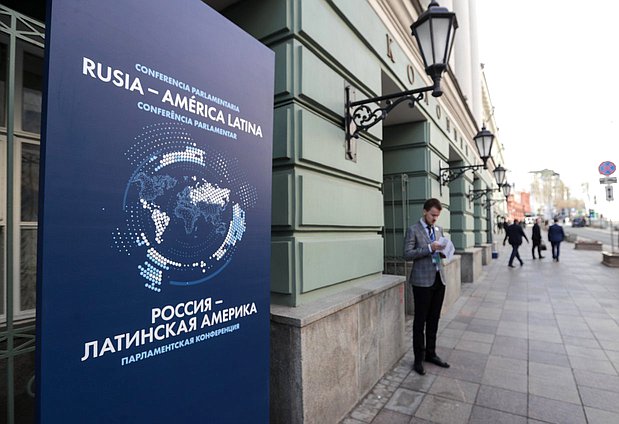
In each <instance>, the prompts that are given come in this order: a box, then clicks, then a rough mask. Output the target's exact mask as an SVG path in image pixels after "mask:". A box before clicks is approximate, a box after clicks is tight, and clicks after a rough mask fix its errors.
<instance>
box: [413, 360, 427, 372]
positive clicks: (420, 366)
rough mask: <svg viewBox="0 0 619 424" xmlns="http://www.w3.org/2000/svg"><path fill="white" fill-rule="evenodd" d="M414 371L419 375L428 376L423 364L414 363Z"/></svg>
mask: <svg viewBox="0 0 619 424" xmlns="http://www.w3.org/2000/svg"><path fill="white" fill-rule="evenodd" d="M413 370H414V371H415V372H416V373H417V374H419V375H426V370H424V369H423V364H422V363H421V362H415V363H413Z"/></svg>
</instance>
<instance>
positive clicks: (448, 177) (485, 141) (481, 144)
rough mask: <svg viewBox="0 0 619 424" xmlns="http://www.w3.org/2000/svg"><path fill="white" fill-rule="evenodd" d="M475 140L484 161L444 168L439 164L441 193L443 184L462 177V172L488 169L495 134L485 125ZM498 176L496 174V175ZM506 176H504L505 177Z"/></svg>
mask: <svg viewBox="0 0 619 424" xmlns="http://www.w3.org/2000/svg"><path fill="white" fill-rule="evenodd" d="M473 140H475V147H476V148H477V153H479V157H480V158H481V160H482V161H483V164H482V165H464V166H448V167H447V168H443V167H441V166H440V164H439V175H440V180H441V181H440V182H441V194H442V190H443V186H445V185H447V184H449V183H450V182H452V181H453V180H455V179H458V178H460V176H462V174H464V173H465V172H466V171H478V170H480V169H488V166H487V163H488V159H489V158H490V155H491V154H492V142H493V141H494V134H492V133H491V132H490V131H488V130H487V129H486V127H485V126H483V127H482V129H481V131H480V132H478V133H477V135H475V137H473ZM495 178H496V175H495ZM503 178H504V177H503Z"/></svg>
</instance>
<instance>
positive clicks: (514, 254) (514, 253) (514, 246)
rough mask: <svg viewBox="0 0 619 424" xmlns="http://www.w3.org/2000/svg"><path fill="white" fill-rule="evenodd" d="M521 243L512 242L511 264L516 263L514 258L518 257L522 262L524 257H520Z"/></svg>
mask: <svg viewBox="0 0 619 424" xmlns="http://www.w3.org/2000/svg"><path fill="white" fill-rule="evenodd" d="M519 247H520V245H519V244H512V255H511V256H510V257H509V264H510V265H513V264H514V258H515V259H518V261H519V262H520V263H521V264H522V259H520V253H518V248H519Z"/></svg>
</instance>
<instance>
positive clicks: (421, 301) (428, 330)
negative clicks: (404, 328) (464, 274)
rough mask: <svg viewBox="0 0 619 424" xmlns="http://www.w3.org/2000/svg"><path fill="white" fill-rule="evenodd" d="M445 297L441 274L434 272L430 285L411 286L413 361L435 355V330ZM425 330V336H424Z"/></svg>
mask: <svg viewBox="0 0 619 424" xmlns="http://www.w3.org/2000/svg"><path fill="white" fill-rule="evenodd" d="M444 298H445V286H444V285H443V283H442V282H441V274H439V273H438V272H437V273H436V277H435V279H434V284H433V285H432V287H417V286H413V300H414V303H415V315H414V318H413V352H414V354H415V361H423V359H424V355H425V356H433V355H436V332H437V331H438V320H439V318H440V317H441V308H442V307H443V299H444ZM424 330H425V337H424Z"/></svg>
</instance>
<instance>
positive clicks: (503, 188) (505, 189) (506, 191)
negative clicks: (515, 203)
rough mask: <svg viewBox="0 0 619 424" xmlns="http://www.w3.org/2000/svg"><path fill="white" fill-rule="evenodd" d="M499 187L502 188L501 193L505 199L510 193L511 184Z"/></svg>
mask: <svg viewBox="0 0 619 424" xmlns="http://www.w3.org/2000/svg"><path fill="white" fill-rule="evenodd" d="M501 189H502V190H503V195H504V196H505V199H507V198H508V197H509V195H510V194H512V186H511V184H507V183H506V184H503V187H501Z"/></svg>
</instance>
